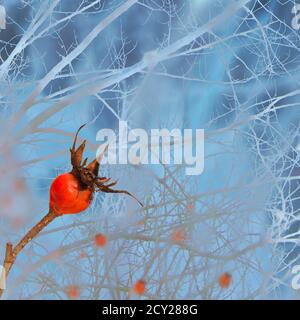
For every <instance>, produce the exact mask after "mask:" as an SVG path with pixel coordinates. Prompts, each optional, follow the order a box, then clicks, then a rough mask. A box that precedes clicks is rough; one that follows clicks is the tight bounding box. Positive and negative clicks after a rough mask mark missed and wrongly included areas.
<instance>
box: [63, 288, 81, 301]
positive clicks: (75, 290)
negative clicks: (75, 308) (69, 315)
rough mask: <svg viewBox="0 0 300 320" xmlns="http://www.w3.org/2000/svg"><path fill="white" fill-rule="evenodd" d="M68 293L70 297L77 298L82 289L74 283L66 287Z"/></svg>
mask: <svg viewBox="0 0 300 320" xmlns="http://www.w3.org/2000/svg"><path fill="white" fill-rule="evenodd" d="M66 293H67V295H68V297H69V298H70V299H77V298H78V297H79V295H80V289H79V287H78V286H75V285H72V286H69V287H68V288H67V289H66Z"/></svg>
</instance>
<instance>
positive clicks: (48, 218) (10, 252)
mask: <svg viewBox="0 0 300 320" xmlns="http://www.w3.org/2000/svg"><path fill="white" fill-rule="evenodd" d="M57 217H58V216H57V214H56V213H55V212H53V211H52V210H49V212H48V213H47V214H46V215H45V217H43V218H42V219H41V220H40V222H38V223H37V224H36V225H35V226H34V227H33V228H31V229H30V230H29V231H28V232H27V233H26V235H25V236H24V237H23V238H22V239H21V240H20V241H19V242H18V244H17V245H16V246H15V247H13V245H12V244H11V243H10V242H8V243H7V244H6V252H5V258H4V264H3V267H4V272H5V277H7V276H8V274H9V271H10V270H11V267H12V266H13V264H14V263H15V261H16V258H17V256H18V254H19V253H20V252H21V251H22V250H23V249H24V247H25V246H26V245H27V244H28V243H29V242H30V241H31V240H32V239H33V238H35V237H36V236H37V235H38V234H39V233H40V232H41V231H42V230H43V229H44V228H45V227H46V226H47V225H48V224H50V223H51V222H52V221H53V220H54V219H55V218H57ZM3 291H4V290H3V289H0V298H1V296H2V294H3Z"/></svg>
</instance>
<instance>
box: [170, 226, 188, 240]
mask: <svg viewBox="0 0 300 320" xmlns="http://www.w3.org/2000/svg"><path fill="white" fill-rule="evenodd" d="M171 239H172V242H173V243H176V244H182V243H183V242H184V241H185V240H186V233H185V231H184V230H182V229H176V230H175V231H173V233H172V235H171Z"/></svg>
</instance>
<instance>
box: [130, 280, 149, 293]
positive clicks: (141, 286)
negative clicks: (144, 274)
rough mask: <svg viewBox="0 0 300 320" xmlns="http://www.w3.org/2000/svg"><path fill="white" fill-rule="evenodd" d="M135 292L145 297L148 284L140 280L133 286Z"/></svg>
mask: <svg viewBox="0 0 300 320" xmlns="http://www.w3.org/2000/svg"><path fill="white" fill-rule="evenodd" d="M133 291H134V293H135V294H138V295H140V296H141V295H143V294H144V293H145V291H146V282H145V281H144V280H142V279H141V280H138V281H137V282H136V283H135V284H134V286H133Z"/></svg>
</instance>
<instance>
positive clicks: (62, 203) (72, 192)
mask: <svg viewBox="0 0 300 320" xmlns="http://www.w3.org/2000/svg"><path fill="white" fill-rule="evenodd" d="M91 200H92V191H91V190H90V189H88V188H82V187H81V185H80V181H79V179H78V178H77V177H75V176H74V175H73V174H72V173H64V174H62V175H59V176H58V177H56V179H54V181H53V182H52V184H51V187H50V209H51V210H53V211H54V212H55V213H56V214H57V215H62V214H74V213H79V212H81V211H84V210H85V209H87V208H88V206H89V205H90V203H91Z"/></svg>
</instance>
